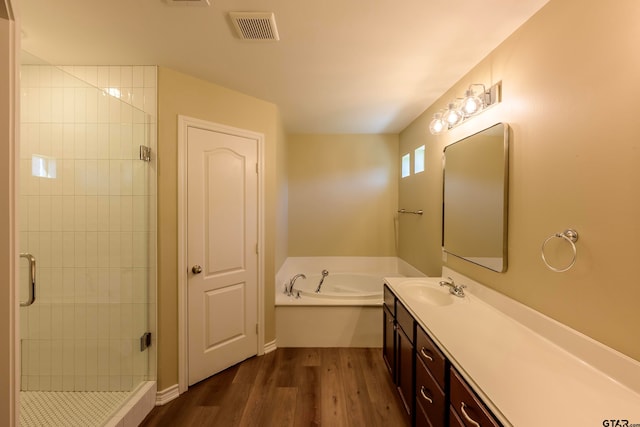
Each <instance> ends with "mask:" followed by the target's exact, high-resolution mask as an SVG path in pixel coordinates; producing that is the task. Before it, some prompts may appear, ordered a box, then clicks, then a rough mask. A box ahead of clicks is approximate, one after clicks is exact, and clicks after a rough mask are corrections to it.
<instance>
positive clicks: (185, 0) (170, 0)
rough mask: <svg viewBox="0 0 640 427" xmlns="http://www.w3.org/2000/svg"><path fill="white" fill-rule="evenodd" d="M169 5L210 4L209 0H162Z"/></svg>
mask: <svg viewBox="0 0 640 427" xmlns="http://www.w3.org/2000/svg"><path fill="white" fill-rule="evenodd" d="M164 1H165V2H166V3H167V4H168V5H169V6H205V7H206V6H211V3H210V2H209V0H164Z"/></svg>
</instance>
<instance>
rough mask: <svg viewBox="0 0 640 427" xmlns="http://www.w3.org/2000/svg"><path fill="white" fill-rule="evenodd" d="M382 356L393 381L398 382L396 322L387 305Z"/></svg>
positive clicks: (384, 317)
mask: <svg viewBox="0 0 640 427" xmlns="http://www.w3.org/2000/svg"><path fill="white" fill-rule="evenodd" d="M382 322H383V324H382V331H383V333H382V358H383V359H384V363H385V364H386V365H387V369H388V370H389V372H390V373H391V378H393V382H394V383H395V382H396V376H395V369H394V368H395V363H396V360H395V357H394V351H393V350H394V346H395V342H394V340H395V335H396V334H395V322H394V318H393V314H391V312H390V311H389V309H388V308H387V306H386V305H384V309H383V310H382Z"/></svg>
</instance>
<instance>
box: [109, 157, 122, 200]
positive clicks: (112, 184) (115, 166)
mask: <svg viewBox="0 0 640 427" xmlns="http://www.w3.org/2000/svg"><path fill="white" fill-rule="evenodd" d="M121 164H122V160H110V161H109V194H110V195H111V196H119V195H120V182H121V173H120V170H121Z"/></svg>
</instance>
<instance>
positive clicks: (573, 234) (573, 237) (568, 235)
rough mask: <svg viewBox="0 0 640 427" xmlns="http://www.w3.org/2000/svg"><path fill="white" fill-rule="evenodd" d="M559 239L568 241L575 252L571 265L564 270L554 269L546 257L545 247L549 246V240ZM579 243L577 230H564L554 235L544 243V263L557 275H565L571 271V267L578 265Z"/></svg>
mask: <svg viewBox="0 0 640 427" xmlns="http://www.w3.org/2000/svg"><path fill="white" fill-rule="evenodd" d="M556 237H557V238H559V239H563V240H566V241H567V242H569V244H570V245H571V250H572V251H573V259H572V260H571V262H570V263H569V265H567V266H566V267H564V268H558V267H554V266H552V265H551V264H549V261H547V258H546V257H545V256H544V249H545V246H547V243H549V240H551V239H553V238H556ZM577 241H578V232H577V231H576V230H572V229H571V228H569V229H567V230H564V231H563V232H562V233H556V234H552V235H551V236H549V237H547V238H546V239H545V241H544V242H543V243H542V261H544V263H545V265H546V266H547V267H548V268H549V269H550V270H552V271H555V272H556V273H564V272H565V271H567V270H569V269H570V268H571V267H573V264H575V263H576V258H577V256H578V251H577V249H576V242H577Z"/></svg>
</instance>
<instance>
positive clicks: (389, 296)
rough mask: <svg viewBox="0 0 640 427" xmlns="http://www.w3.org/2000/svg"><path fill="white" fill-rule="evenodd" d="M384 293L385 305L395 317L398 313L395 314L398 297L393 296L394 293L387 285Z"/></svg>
mask: <svg viewBox="0 0 640 427" xmlns="http://www.w3.org/2000/svg"><path fill="white" fill-rule="evenodd" d="M383 293H384V299H383V301H384V305H386V306H387V308H388V309H389V311H391V314H392V315H393V316H394V317H395V315H396V313H395V308H396V307H395V301H396V297H395V295H393V293H392V292H391V290H390V289H389V288H388V287H387V285H384V287H383Z"/></svg>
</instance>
